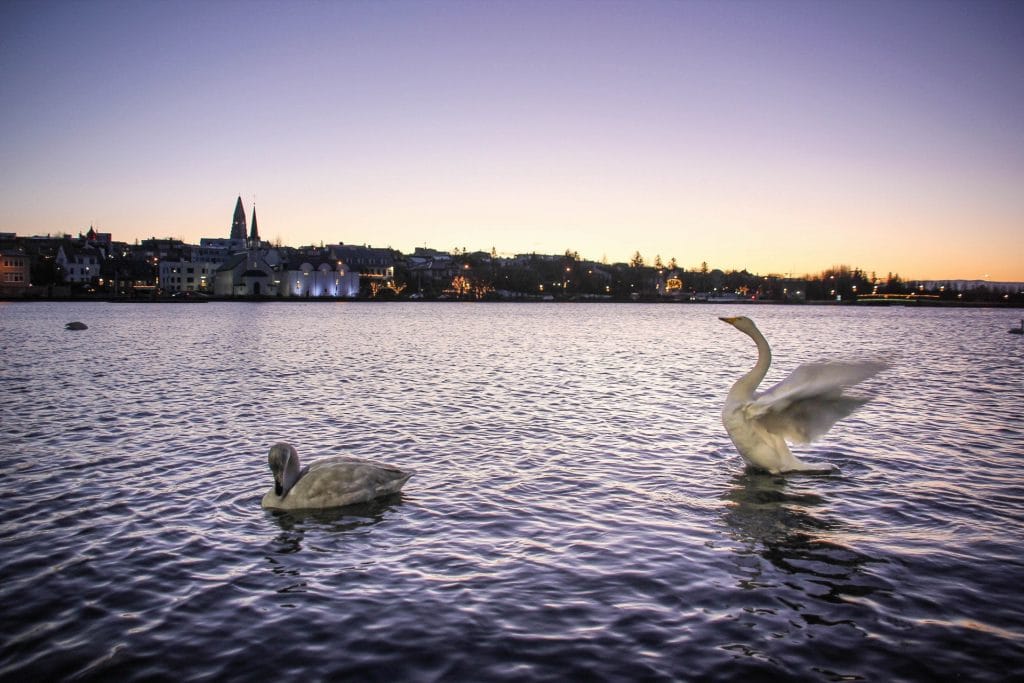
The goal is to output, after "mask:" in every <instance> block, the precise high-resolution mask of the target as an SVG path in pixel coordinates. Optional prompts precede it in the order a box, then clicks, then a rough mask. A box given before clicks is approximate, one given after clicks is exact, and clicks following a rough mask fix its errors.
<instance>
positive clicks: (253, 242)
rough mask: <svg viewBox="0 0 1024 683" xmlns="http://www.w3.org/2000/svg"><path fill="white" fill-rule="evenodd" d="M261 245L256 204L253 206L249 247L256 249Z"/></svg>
mask: <svg viewBox="0 0 1024 683" xmlns="http://www.w3.org/2000/svg"><path fill="white" fill-rule="evenodd" d="M259 246H260V231H259V230H257V229H256V205H255V204H254V205H253V207H252V230H251V231H250V232H249V248H250V249H256V248H258V247H259Z"/></svg>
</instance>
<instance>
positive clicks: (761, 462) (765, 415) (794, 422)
mask: <svg viewBox="0 0 1024 683" xmlns="http://www.w3.org/2000/svg"><path fill="white" fill-rule="evenodd" d="M722 320H724V321H725V322H727V323H729V324H730V325H733V326H734V327H735V328H736V329H738V330H740V331H741V332H743V333H744V334H746V335H748V336H750V337H751V338H752V339H753V340H754V342H755V343H756V344H757V348H758V359H757V364H756V365H755V366H754V368H753V369H752V370H751V371H750V372H748V373H747V374H746V375H744V376H743V377H741V378H740V379H739V380H738V381H737V382H736V383H735V384H734V385H733V387H732V389H731V390H730V391H729V395H728V397H727V398H726V401H725V406H724V407H723V409H722V422H723V424H724V425H725V429H726V431H727V432H728V433H729V437H730V438H731V439H732V442H733V444H735V446H736V450H737V451H739V453H740V455H741V456H743V459H744V460H746V461H747V462H748V463H749V464H751V465H754V466H756V467H760V468H762V469H765V470H768V471H769V472H772V473H779V472H789V471H822V469H823V468H822V467H820V466H817V465H812V464H809V463H805V462H803V461H801V460H799V459H798V458H796V457H795V456H794V455H793V454H792V453H791V452H790V450H789V446H788V445H787V444H786V442H787V441H789V442H791V443H809V442H811V441H814V440H816V439H818V438H820V437H822V436H823V435H824V434H825V433H826V432H828V430H829V429H831V427H832V425H834V424H835V423H836V422H838V421H839V420H841V419H842V418H844V417H846V416H847V415H849V414H850V413H852V412H853V411H854V410H856V409H857V408H859V407H860V406H862V405H864V404H865V403H866V402H867V401H868V400H869V398H868V397H861V396H849V395H846V394H844V393H843V392H844V391H845V390H846V389H847V388H849V387H851V386H853V385H855V384H857V383H859V382H862V381H864V380H866V379H868V378H869V377H872V376H873V375H875V374H877V373H879V372H880V371H882V370H884V369H885V368H886V364H885V363H880V362H875V361H868V362H836V363H808V364H805V365H801V366H800V367H798V368H797V369H796V370H794V371H793V373H792V374H790V376H789V377H787V378H786V379H784V380H783V381H781V382H779V383H778V384H776V385H775V386H773V387H772V388H770V389H768V390H767V391H765V392H763V393H761V394H758V393H757V391H756V390H757V387H758V385H759V384H760V383H761V380H762V379H764V376H765V374H767V372H768V368H769V366H770V365H771V357H772V356H771V349H770V347H769V346H768V341H767V340H766V339H765V338H764V335H762V334H761V332H760V330H758V329H757V326H755V325H754V323H753V321H752V320H750V319H749V318H746V317H742V316H739V317H734V318H722Z"/></svg>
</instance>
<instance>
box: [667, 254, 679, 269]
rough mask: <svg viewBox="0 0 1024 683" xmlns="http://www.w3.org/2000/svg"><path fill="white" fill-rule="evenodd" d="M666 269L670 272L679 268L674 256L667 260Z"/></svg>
mask: <svg viewBox="0 0 1024 683" xmlns="http://www.w3.org/2000/svg"><path fill="white" fill-rule="evenodd" d="M668 267H669V269H670V270H677V269H678V268H679V264H677V263H676V257H675V256H673V257H672V258H670V259H669V260H668Z"/></svg>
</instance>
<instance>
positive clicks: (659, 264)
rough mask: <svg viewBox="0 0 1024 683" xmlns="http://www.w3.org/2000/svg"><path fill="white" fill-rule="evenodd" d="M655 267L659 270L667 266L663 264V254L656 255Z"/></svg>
mask: <svg viewBox="0 0 1024 683" xmlns="http://www.w3.org/2000/svg"><path fill="white" fill-rule="evenodd" d="M654 267H655V268H658V269H662V268H664V267H665V264H664V263H662V262H661V254H657V255H655V257H654Z"/></svg>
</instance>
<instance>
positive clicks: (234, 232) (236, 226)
mask: <svg viewBox="0 0 1024 683" xmlns="http://www.w3.org/2000/svg"><path fill="white" fill-rule="evenodd" d="M255 228H256V226H255V225H254V226H253V230H255ZM231 239H233V240H239V241H240V242H245V209H243V208H242V198H241V197H239V198H238V202H237V203H236V204H235V217H234V218H233V219H232V220H231Z"/></svg>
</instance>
